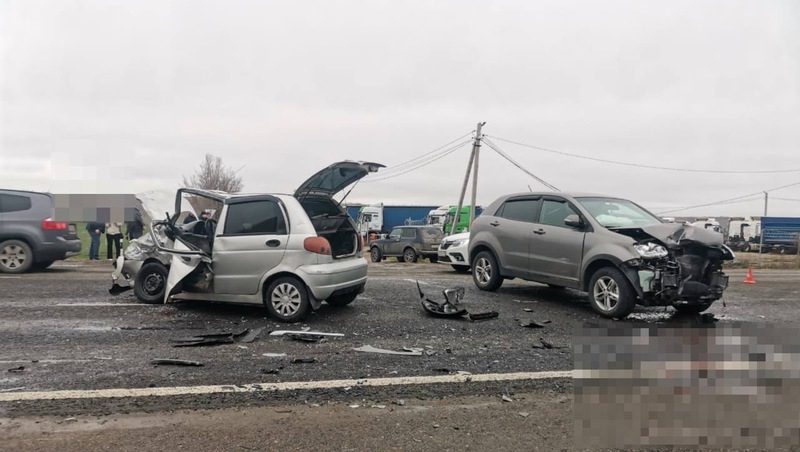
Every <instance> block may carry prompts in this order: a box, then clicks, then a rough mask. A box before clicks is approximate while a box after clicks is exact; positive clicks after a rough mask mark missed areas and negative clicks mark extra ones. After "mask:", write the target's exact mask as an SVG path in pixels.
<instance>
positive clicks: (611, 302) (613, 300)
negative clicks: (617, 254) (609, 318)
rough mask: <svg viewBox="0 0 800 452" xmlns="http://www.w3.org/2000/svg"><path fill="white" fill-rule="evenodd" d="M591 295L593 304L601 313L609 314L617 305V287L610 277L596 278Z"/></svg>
mask: <svg viewBox="0 0 800 452" xmlns="http://www.w3.org/2000/svg"><path fill="white" fill-rule="evenodd" d="M592 293H593V295H594V302H595V304H597V307H599V308H600V309H602V310H603V311H606V312H609V311H611V310H612V309H614V307H616V306H617V303H619V286H618V285H617V282H616V281H614V278H611V277H610V276H602V277H600V278H598V279H597V281H596V282H595V283H594V288H593V289H592Z"/></svg>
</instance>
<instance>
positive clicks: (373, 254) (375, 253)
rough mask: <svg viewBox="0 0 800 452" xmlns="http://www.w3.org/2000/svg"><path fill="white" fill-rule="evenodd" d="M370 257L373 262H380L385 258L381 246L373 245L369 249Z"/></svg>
mask: <svg viewBox="0 0 800 452" xmlns="http://www.w3.org/2000/svg"><path fill="white" fill-rule="evenodd" d="M369 257H370V259H371V260H372V262H380V261H382V260H383V253H382V252H381V249H380V248H378V247H377V246H373V247H372V248H370V249H369Z"/></svg>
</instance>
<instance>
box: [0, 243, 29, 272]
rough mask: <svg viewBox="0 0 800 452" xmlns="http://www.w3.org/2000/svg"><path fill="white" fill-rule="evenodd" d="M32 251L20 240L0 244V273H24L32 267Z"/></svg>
mask: <svg viewBox="0 0 800 452" xmlns="http://www.w3.org/2000/svg"><path fill="white" fill-rule="evenodd" d="M33 258H34V256H33V250H31V247H30V246H29V245H28V244H27V243H25V242H23V241H22V240H6V241H5V242H2V243H0V273H25V272H26V271H28V270H30V268H31V267H32V266H33Z"/></svg>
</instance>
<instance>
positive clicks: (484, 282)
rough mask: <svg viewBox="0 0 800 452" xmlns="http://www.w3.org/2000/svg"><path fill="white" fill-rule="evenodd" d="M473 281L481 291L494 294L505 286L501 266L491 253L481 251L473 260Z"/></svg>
mask: <svg viewBox="0 0 800 452" xmlns="http://www.w3.org/2000/svg"><path fill="white" fill-rule="evenodd" d="M472 281H473V282H475V286H476V287H477V288H478V289H480V290H486V291H489V292H494V291H495V290H497V289H499V288H500V286H502V285H503V277H502V276H500V266H499V265H497V259H496V258H495V257H494V254H492V253H491V252H490V251H481V252H480V253H478V254H477V255H476V256H475V259H473V260H472Z"/></svg>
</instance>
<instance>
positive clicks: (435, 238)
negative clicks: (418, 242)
mask: <svg viewBox="0 0 800 452" xmlns="http://www.w3.org/2000/svg"><path fill="white" fill-rule="evenodd" d="M443 238H444V232H442V230H441V229H439V228H425V229H422V240H424V241H426V242H440V241H442V239H443Z"/></svg>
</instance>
